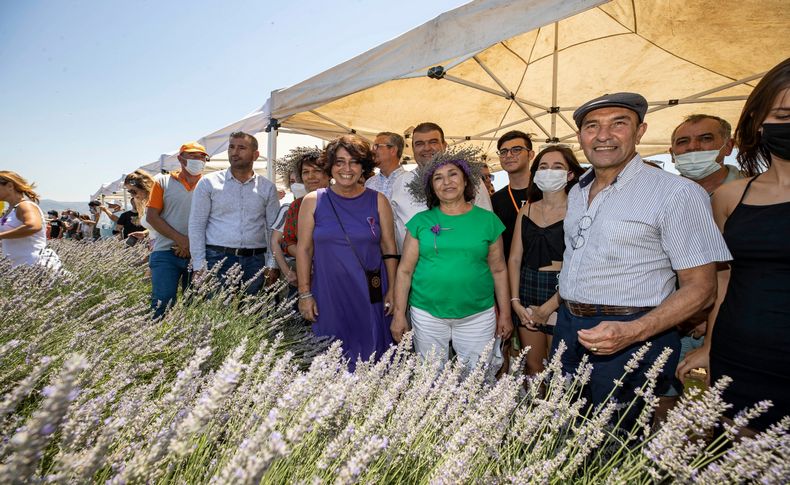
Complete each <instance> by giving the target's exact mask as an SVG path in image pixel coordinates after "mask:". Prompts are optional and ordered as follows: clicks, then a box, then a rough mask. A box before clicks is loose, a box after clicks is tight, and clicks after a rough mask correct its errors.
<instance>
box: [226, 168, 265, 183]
mask: <svg viewBox="0 0 790 485" xmlns="http://www.w3.org/2000/svg"><path fill="white" fill-rule="evenodd" d="M257 176H258V174H257V173H255V172H253V174H252V177H250V179H249V180H247V181H246V182H242V181H241V180H239V179H237V178H236V177H234V176H233V174H232V173H230V169H229V168H228V169H225V181H228V180H233V181H235V182H236V183H237V184H241V185H245V184H248V183H250V182H252V181H253V180H255V178H256V177H257Z"/></svg>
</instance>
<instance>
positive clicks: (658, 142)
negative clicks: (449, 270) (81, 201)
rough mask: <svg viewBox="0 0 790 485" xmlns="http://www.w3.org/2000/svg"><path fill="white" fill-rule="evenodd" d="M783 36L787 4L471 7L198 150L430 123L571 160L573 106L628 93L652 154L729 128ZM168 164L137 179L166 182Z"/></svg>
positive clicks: (552, 1)
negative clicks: (687, 123) (691, 118)
mask: <svg viewBox="0 0 790 485" xmlns="http://www.w3.org/2000/svg"><path fill="white" fill-rule="evenodd" d="M788 25H790V8H787V0H695V1H688V2H684V1H680V0H612V1H609V2H606V1H602V0H476V1H473V2H470V3H468V4H466V5H463V6H461V7H458V8H456V9H453V10H450V11H448V12H445V13H443V14H441V15H439V16H438V17H436V18H435V19H433V20H431V21H429V22H426V23H425V24H423V25H421V26H419V27H417V28H415V29H413V30H411V31H409V32H406V33H405V34H403V35H401V36H399V37H396V38H395V39H392V40H391V41H389V42H385V43H384V44H382V45H380V46H378V47H375V48H373V49H371V50H369V51H367V52H365V53H363V54H360V55H359V56H357V57H355V58H353V59H350V60H348V61H346V62H344V63H342V64H339V65H337V66H335V67H333V68H331V69H329V70H327V71H324V72H323V73H321V74H318V75H316V76H313V77H312V78H310V79H307V80H305V81H303V82H301V83H299V84H296V85H294V86H291V87H289V88H286V89H282V90H277V91H274V92H272V93H271V97H270V98H269V100H268V101H266V103H265V104H264V105H263V106H262V107H261V108H260V109H258V110H257V111H255V112H253V113H250V114H249V115H247V116H245V117H244V118H243V119H241V120H239V121H237V122H235V123H232V124H230V125H228V126H226V127H224V128H222V129H220V130H217V131H215V132H214V133H212V134H210V135H206V136H205V137H203V138H200V139H199V140H198V141H199V142H200V143H202V144H203V145H204V146H205V147H206V148H207V151H208V152H209V154H211V155H216V154H220V153H221V152H223V151H225V150H226V148H227V142H228V135H230V133H231V132H233V131H237V130H241V131H245V132H247V133H251V134H254V133H259V132H261V131H263V130H266V131H269V137H268V143H266V144H264V143H261V146H262V147H263V146H266V147H267V149H268V150H267V153H266V155H267V158H269V159H272V158H275V157H276V153H277V143H278V141H277V133H278V132H279V133H281V134H282V133H299V134H305V135H312V136H315V137H318V138H322V139H324V140H329V139H331V138H334V137H336V136H338V135H341V134H345V133H352V132H353V133H358V134H360V135H362V136H365V137H368V138H372V137H373V136H374V135H375V134H376V133H378V132H380V131H395V132H400V133H404V134H405V135H407V136H408V135H410V134H411V128H413V126H414V125H416V124H417V123H419V122H422V121H435V122H437V123H439V124H441V125H442V127H443V128H444V131H445V134H446V136H447V138H448V140H449V141H451V142H452V143H462V142H466V141H468V142H471V143H475V144H477V145H480V146H482V147H483V148H484V149H485V150H486V151H487V152H488V153H493V151H494V149H495V148H496V139H497V138H498V137H499V136H501V135H502V134H504V132H506V131H508V130H511V129H519V130H522V131H525V132H527V133H533V134H535V137H534V139H535V141H536V142H537V144H538V145H539V146H540V145H541V144H543V143H566V144H569V145H573V146H574V148H577V146H576V144H575V142H576V132H575V128H576V127H575V125H574V124H573V121H572V119H571V115H572V113H573V110H574V109H576V107H577V106H579V105H580V104H581V103H583V102H585V101H587V100H589V99H592V98H594V97H597V96H599V95H601V94H604V93H605V92H616V91H636V92H639V93H641V94H643V95H644V96H645V97H646V98H647V99H648V101H649V103H650V110H649V113H648V115H647V119H646V121H647V124H648V129H647V134H646V136H645V137H644V138H643V139H642V143H641V145H640V147H639V150H640V152H641V153H642V154H643V155H653V154H656V153H662V152H665V151H666V150H667V148H668V146H669V138H670V135H671V131H672V129H673V128H674V127H675V126H676V125H677V124H678V123H679V122H680V120H681V119H682V118H683V117H685V116H687V115H689V114H692V113H709V114H714V115H718V116H721V117H723V118H725V119H727V120H729V121H730V122H732V123H735V122H736V121H737V119H738V117H739V115H740V111H741V108H742V106H743V102H744V101H745V99H746V97H747V96H748V95H749V93H750V92H751V90H752V88H753V87H754V84H755V83H756V82H757V81H758V80H759V79H760V77H762V75H763V74H764V73H765V72H766V71H767V70H768V69H770V68H771V67H773V66H774V65H776V64H778V63H779V62H780V61H782V60H784V59H785V58H787V57H788V56H790V28H788ZM258 138H259V140H260V141H263V137H262V136H259V137H258ZM308 144H310V143H308ZM175 155H176V154H175V153H169V154H164V155H162V156H161V157H160V158H159V160H157V161H156V162H153V163H151V164H148V165H145V166H143V168H145V169H147V170H149V171H151V172H153V173H159V172H160V171H161V170H171V169H173V168H175V167H176V166H177V162H176V161H175ZM491 160H496V158H495V157H494V158H493V159H491ZM270 170H271V169H270ZM272 175H273V174H272V173H271V171H270V172H269V177H270V178H272Z"/></svg>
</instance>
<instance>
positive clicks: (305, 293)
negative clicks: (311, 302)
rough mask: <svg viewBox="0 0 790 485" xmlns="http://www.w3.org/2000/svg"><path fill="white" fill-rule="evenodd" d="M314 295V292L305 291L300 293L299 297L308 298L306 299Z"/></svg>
mask: <svg viewBox="0 0 790 485" xmlns="http://www.w3.org/2000/svg"><path fill="white" fill-rule="evenodd" d="M312 297H313V294H312V293H310V292H309V291H306V292H304V293H299V299H300V300H306V299H308V298H312Z"/></svg>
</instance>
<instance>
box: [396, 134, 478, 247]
mask: <svg viewBox="0 0 790 485" xmlns="http://www.w3.org/2000/svg"><path fill="white" fill-rule="evenodd" d="M411 145H412V149H413V151H414V160H415V161H416V162H417V164H418V165H420V166H423V165H425V164H426V163H427V162H428V161H429V160H430V159H431V158H433V156H434V155H436V154H437V153H440V152H443V151H445V150H446V149H447V142H446V141H445V140H444V131H443V130H442V128H441V127H440V126H439V125H437V124H436V123H431V122H425V123H420V124H419V125H417V126H416V127H415V128H414V131H413V132H412V143H411ZM416 176H417V174H416V172H415V171H411V172H404V173H402V174H401V175H400V176H398V177H397V178H396V180H395V182H394V183H393V184H392V197H391V198H390V203H391V204H392V213H393V216H394V218H395V242H397V243H398V251H402V250H403V240H404V239H406V223H407V222H409V220H410V219H411V218H412V217H414V215H415V214H417V213H418V212H422V211H424V210H428V206H427V205H425V203H424V202H417V201H416V200H414V197H412V195H411V193H409V189H408V185H409V183H410V182H411V181H412V180H414V177H416ZM474 203H475V205H476V206H479V207H482V208H483V209H486V210H489V211H490V210H491V197H490V196H489V195H488V190H487V189H486V188H485V186H484V185H483V181H482V180H478V181H477V190H476V192H475V201H474Z"/></svg>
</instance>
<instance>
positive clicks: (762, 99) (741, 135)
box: [735, 58, 790, 177]
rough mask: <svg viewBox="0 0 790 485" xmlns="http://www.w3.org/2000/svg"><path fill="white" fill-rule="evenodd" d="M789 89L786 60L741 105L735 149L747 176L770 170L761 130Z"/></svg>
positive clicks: (789, 75) (789, 67) (788, 66)
mask: <svg viewBox="0 0 790 485" xmlns="http://www.w3.org/2000/svg"><path fill="white" fill-rule="evenodd" d="M788 87H790V58H787V59H785V60H784V61H782V62H780V63H779V64H777V65H776V66H774V67H773V69H771V70H770V71H768V72H767V73H766V75H765V76H763V78H762V79H761V80H760V82H759V83H757V86H755V87H754V89H753V90H752V94H750V95H749V98H748V99H747V100H746V103H745V104H744V105H743V111H742V112H741V118H740V119H739V120H738V125H737V126H736V127H735V145H737V147H738V157H737V158H738V164H739V165H740V166H741V170H742V171H743V172H744V173H746V175H748V176H750V177H751V176H754V175H757V174H758V173H760V172H761V169H762V168H763V167H765V168H767V167H770V166H771V152H769V151H768V148H767V147H766V146H765V144H764V143H762V140H761V138H760V127H761V126H762V124H763V121H765V118H766V117H767V116H768V113H769V112H770V111H771V108H772V107H773V103H774V100H775V99H776V97H777V96H778V95H779V93H781V92H782V91H783V90H785V89H787V88H788Z"/></svg>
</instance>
